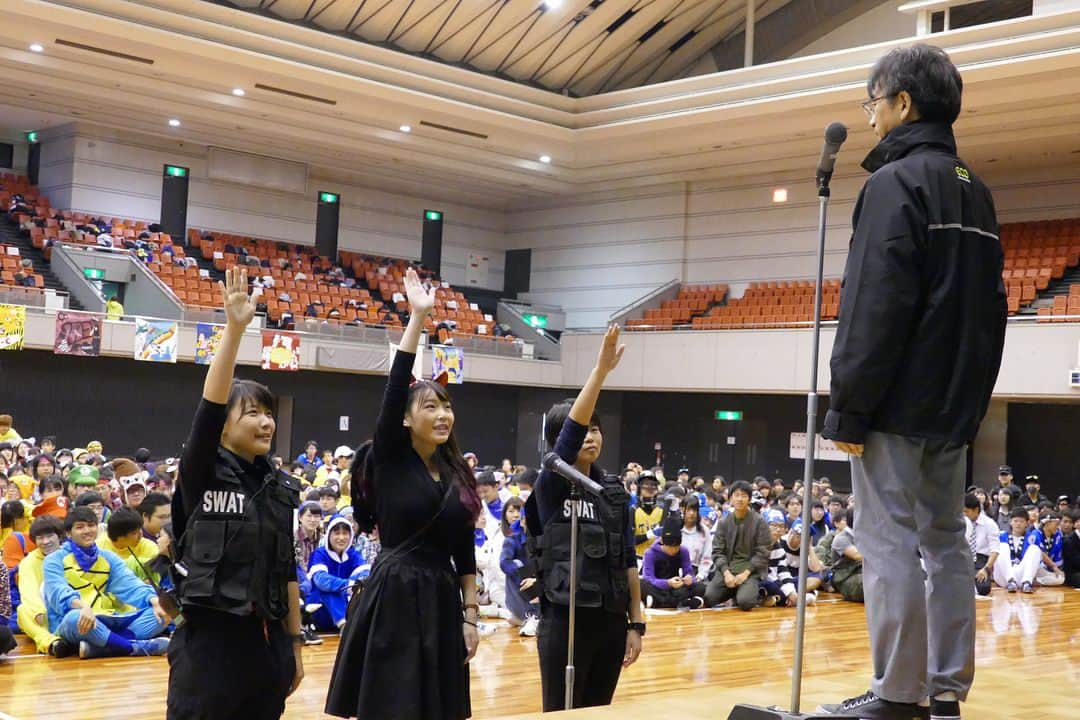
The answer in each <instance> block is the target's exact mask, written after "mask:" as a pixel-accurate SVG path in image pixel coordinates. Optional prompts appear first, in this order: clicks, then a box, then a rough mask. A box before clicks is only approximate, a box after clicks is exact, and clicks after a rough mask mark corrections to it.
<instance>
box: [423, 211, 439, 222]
mask: <svg viewBox="0 0 1080 720" xmlns="http://www.w3.org/2000/svg"><path fill="white" fill-rule="evenodd" d="M424 219H425V220H432V221H435V220H442V212H441V211H439V210H425V211H424Z"/></svg>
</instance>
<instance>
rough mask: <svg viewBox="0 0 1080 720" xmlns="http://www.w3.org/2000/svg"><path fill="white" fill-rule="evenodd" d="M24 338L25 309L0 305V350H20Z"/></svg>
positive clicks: (17, 306)
mask: <svg viewBox="0 0 1080 720" xmlns="http://www.w3.org/2000/svg"><path fill="white" fill-rule="evenodd" d="M25 337H26V307H25V306H23V305H0V350H22V346H23V340H24V339H25Z"/></svg>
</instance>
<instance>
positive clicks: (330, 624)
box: [305, 515, 371, 630]
mask: <svg viewBox="0 0 1080 720" xmlns="http://www.w3.org/2000/svg"><path fill="white" fill-rule="evenodd" d="M339 525H344V526H345V527H347V528H348V529H349V542H348V544H347V545H346V546H345V551H344V552H343V553H342V554H341V555H338V554H337V553H336V552H334V551H333V550H332V549H331V548H330V536H331V534H332V533H333V532H334V528H335V527H338V526H339ZM352 541H353V528H352V523H351V522H349V519H348V518H346V517H343V516H341V515H335V516H334V517H332V518H331V519H330V523H329V524H328V525H327V527H326V538H325V542H326V544H325V545H320V546H319V547H318V548H316V549H315V552H313V553H311V559H310V560H308V579H309V580H310V581H311V591H310V592H309V593H308V594H307V596H306V597H305V600H306V602H307V603H309V604H315V603H318V604H320V605H322V607H321V608H319V609H318V610H316V611H315V612H314V613H312V616H311V619H312V621H313V622H314V623H315V627H317V628H318V629H319V630H336V629H337V628H338V627H339V626H340V625H341V624H343V623H344V622H345V611H346V610H347V609H348V607H349V590H350V588H351V587H352V586H353V585H355V584H356V582H357V581H358V580H360V579H363V578H364V577H366V576H367V575H368V574H369V573H370V572H371V566H370V565H368V564H366V563H365V562H364V559H363V557H362V556H361V555H360V553H359V551H357V550H356V548H354V547H353V546H352Z"/></svg>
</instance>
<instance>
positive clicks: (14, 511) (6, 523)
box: [0, 500, 26, 527]
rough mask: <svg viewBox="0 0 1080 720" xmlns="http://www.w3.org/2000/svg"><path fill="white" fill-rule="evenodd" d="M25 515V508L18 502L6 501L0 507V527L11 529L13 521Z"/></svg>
mask: <svg viewBox="0 0 1080 720" xmlns="http://www.w3.org/2000/svg"><path fill="white" fill-rule="evenodd" d="M25 515H26V508H25V507H24V506H23V504H22V502H20V501H19V500H8V501H7V502H6V503H4V504H3V505H0V527H11V526H13V525H14V524H15V521H16V520H17V519H19V518H21V517H24V516H25Z"/></svg>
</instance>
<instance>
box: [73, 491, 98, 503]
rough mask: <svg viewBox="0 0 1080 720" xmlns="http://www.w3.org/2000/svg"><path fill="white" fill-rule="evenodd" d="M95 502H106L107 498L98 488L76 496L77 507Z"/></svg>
mask: <svg viewBox="0 0 1080 720" xmlns="http://www.w3.org/2000/svg"><path fill="white" fill-rule="evenodd" d="M94 503H101V504H102V505H104V504H105V498H103V497H101V493H99V492H97V491H96V490H91V491H89V492H84V493H83V494H82V495H80V496H79V497H77V498H75V507H86V506H87V505H93V504H94Z"/></svg>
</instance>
